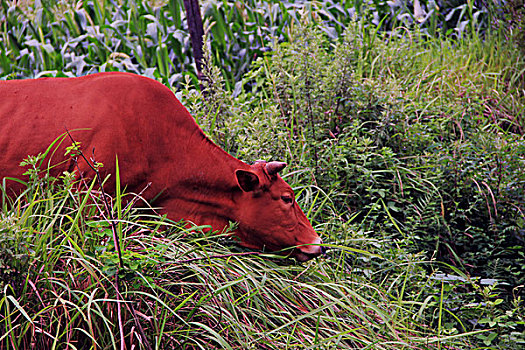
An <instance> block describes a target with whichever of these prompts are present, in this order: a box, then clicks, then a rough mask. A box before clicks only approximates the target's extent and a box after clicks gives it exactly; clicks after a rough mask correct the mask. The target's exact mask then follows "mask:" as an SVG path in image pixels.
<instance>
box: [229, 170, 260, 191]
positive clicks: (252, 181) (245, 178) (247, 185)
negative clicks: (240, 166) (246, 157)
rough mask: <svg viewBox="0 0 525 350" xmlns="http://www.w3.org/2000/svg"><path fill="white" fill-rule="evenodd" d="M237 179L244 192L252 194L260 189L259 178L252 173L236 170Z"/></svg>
mask: <svg viewBox="0 0 525 350" xmlns="http://www.w3.org/2000/svg"><path fill="white" fill-rule="evenodd" d="M235 177H236V178H237V183H238V184H239V187H240V188H241V189H242V190H243V191H244V192H251V191H253V190H255V189H256V188H257V187H259V177H258V176H257V175H255V174H254V173H252V172H251V171H245V170H235Z"/></svg>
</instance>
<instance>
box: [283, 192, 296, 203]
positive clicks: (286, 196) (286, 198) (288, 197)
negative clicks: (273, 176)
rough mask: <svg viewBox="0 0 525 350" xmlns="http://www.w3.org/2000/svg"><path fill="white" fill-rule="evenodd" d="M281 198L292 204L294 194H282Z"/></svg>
mask: <svg viewBox="0 0 525 350" xmlns="http://www.w3.org/2000/svg"><path fill="white" fill-rule="evenodd" d="M281 199H282V200H283V202H285V203H286V204H291V203H292V202H293V198H292V196H290V195H289V194H285V195H282V196H281Z"/></svg>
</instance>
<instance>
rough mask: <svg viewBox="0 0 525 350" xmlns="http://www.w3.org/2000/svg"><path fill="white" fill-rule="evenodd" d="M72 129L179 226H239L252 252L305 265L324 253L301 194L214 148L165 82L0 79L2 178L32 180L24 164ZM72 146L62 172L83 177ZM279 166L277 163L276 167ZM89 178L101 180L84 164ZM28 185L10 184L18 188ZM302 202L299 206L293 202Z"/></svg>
mask: <svg viewBox="0 0 525 350" xmlns="http://www.w3.org/2000/svg"><path fill="white" fill-rule="evenodd" d="M66 130H68V131H69V132H70V133H71V135H72V137H73V138H74V139H75V141H77V142H80V144H81V147H82V149H83V151H84V153H85V154H86V155H87V156H91V154H92V150H93V149H94V156H95V159H96V160H97V161H98V162H101V163H103V164H104V167H103V168H101V172H102V174H103V175H106V174H112V176H111V177H110V180H109V183H107V184H106V187H105V189H106V190H107V191H108V192H110V193H111V192H112V189H114V188H115V187H114V181H115V157H116V156H118V163H119V170H120V177H121V182H122V183H123V184H124V185H126V186H127V190H128V191H129V192H136V193H139V192H140V191H142V190H143V189H144V188H145V187H146V184H147V183H151V187H150V188H148V189H147V190H146V191H145V192H144V194H143V196H144V197H145V198H146V199H148V200H149V199H152V198H154V197H156V196H157V195H158V194H159V193H160V196H159V197H158V198H157V199H156V201H155V205H156V206H160V207H162V208H163V210H164V212H166V213H167V214H168V217H170V218H171V219H173V220H180V219H187V220H190V221H192V222H195V223H197V224H211V225H212V227H213V228H214V229H217V230H220V229H222V228H223V227H225V226H226V225H228V223H229V221H234V222H238V223H239V226H238V230H237V235H238V236H239V238H240V239H241V242H242V244H243V245H244V246H247V247H251V248H258V249H261V248H266V249H269V250H279V249H282V248H287V247H291V246H297V245H302V244H306V246H302V247H300V248H299V249H296V250H295V253H294V254H295V255H296V257H297V258H298V259H300V260H306V259H308V258H309V257H312V256H317V255H319V254H320V253H321V248H320V247H319V246H318V244H319V243H320V239H319V237H318V235H317V234H316V233H315V231H314V230H313V229H312V227H311V225H310V223H309V222H308V219H307V218H306V217H305V215H304V214H303V212H302V211H301V209H300V208H299V207H298V206H297V203H296V202H295V200H294V197H293V192H292V190H291V188H290V186H288V184H286V183H285V182H284V181H283V180H282V179H281V178H280V176H279V175H278V174H277V173H275V171H273V173H275V174H272V171H270V172H269V171H268V167H267V164H266V163H265V162H260V163H256V164H254V165H247V164H245V163H243V162H241V161H240V160H238V159H235V158H234V157H232V156H230V155H228V154H227V153H226V152H224V151H223V150H222V149H220V148H219V147H217V146H216V145H215V144H213V143H212V142H211V141H210V140H209V139H208V138H207V137H206V136H205V135H204V133H203V132H202V130H201V129H200V128H199V127H198V126H197V124H196V123H195V121H194V120H193V118H192V117H191V116H190V114H189V113H188V112H187V110H186V109H185V108H184V107H183V106H182V105H181V104H180V102H179V101H178V100H177V99H176V98H175V96H174V95H173V93H172V92H171V91H170V90H169V89H167V88H166V87H164V86H163V85H161V84H159V83H157V82H155V81H153V80H151V79H147V78H144V77H140V76H137V75H132V74H125V73H102V74H95V75H91V76H86V77H82V78H50V79H37V80H20V81H8V82H2V81H0V181H1V179H2V178H5V177H14V178H24V177H23V176H22V173H23V171H24V169H22V168H21V167H20V166H19V164H20V161H21V160H22V159H24V158H26V157H27V155H36V154H38V153H41V152H43V151H44V150H45V149H46V148H47V147H48V146H49V145H50V144H51V143H52V142H53V140H55V139H56V138H57V137H59V136H60V135H61V134H63V133H64V132H65V131H66ZM69 145H71V142H70V141H69V140H66V142H64V143H63V145H62V146H61V147H60V148H59V150H58V151H57V152H55V154H54V155H53V159H52V160H51V163H52V164H59V165H58V166H56V167H55V168H54V170H53V172H54V173H55V174H59V173H61V172H63V171H64V170H69V171H77V172H78V170H76V169H75V166H74V162H73V161H72V160H71V159H68V158H65V157H64V151H63V150H64V147H65V146H69ZM268 164H269V163H268ZM79 168H80V171H81V172H82V173H83V175H84V176H86V177H93V176H94V173H93V171H92V170H91V169H90V167H89V166H88V165H87V164H86V163H85V162H84V161H83V160H82V159H80V158H79ZM281 168H282V167H281ZM20 190H21V186H20V185H19V184H18V183H17V182H14V181H8V191H10V192H13V193H19V192H20ZM290 197H291V198H292V202H291V203H290V200H289V198H290Z"/></svg>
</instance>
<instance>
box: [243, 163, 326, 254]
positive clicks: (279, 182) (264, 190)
mask: <svg viewBox="0 0 525 350" xmlns="http://www.w3.org/2000/svg"><path fill="white" fill-rule="evenodd" d="M285 166H286V164H285V163H281V162H268V163H267V162H264V161H257V162H256V163H255V164H253V165H251V166H250V169H248V170H240V169H238V170H236V171H235V177H236V179H237V184H238V185H239V187H240V189H241V190H242V192H241V193H240V201H239V203H238V210H239V212H238V214H237V216H238V220H237V221H238V222H239V227H238V230H237V234H238V235H239V237H240V239H241V244H242V245H243V246H245V247H248V248H255V249H264V250H270V251H277V250H281V249H285V248H290V247H295V246H297V248H295V249H293V250H292V251H291V255H292V256H294V257H295V258H296V259H297V260H299V261H306V260H308V259H311V258H314V257H316V256H318V255H320V254H321V253H322V251H323V249H322V247H321V246H319V244H321V243H322V241H321V239H320V238H319V236H318V235H317V233H316V232H315V231H314V229H313V228H312V225H310V222H309V221H308V219H307V218H306V215H304V213H303V211H302V210H301V208H299V206H298V205H297V202H296V201H295V195H294V192H293V190H292V188H291V187H290V185H288V184H287V183H286V182H285V181H284V180H283V179H282V178H281V177H280V176H279V171H281V170H282V169H283V168H284V167H285Z"/></svg>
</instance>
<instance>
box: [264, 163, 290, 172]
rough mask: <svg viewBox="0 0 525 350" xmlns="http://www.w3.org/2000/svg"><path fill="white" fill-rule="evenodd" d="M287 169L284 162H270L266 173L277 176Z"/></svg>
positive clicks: (267, 164)
mask: <svg viewBox="0 0 525 350" xmlns="http://www.w3.org/2000/svg"><path fill="white" fill-rule="evenodd" d="M285 167H286V163H284V162H268V163H266V171H267V172H268V174H269V175H275V174H277V173H278V172H280V171H281V170H283V169H284V168H285Z"/></svg>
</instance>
